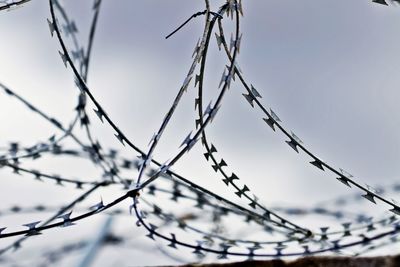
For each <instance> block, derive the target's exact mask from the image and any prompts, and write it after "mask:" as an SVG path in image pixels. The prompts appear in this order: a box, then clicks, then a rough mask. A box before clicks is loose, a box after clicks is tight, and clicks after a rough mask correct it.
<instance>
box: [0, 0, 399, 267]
mask: <svg viewBox="0 0 400 267" xmlns="http://www.w3.org/2000/svg"><path fill="white" fill-rule="evenodd" d="M29 1H30V0H21V1H10V0H2V1H0V11H1V10H7V11H8V10H12V9H13V8H16V7H20V6H22V5H23V4H25V3H27V2H29ZM372 2H374V3H377V4H381V5H388V3H399V1H398V0H393V1H390V2H389V1H385V0H373V1H372ZM101 3H102V1H101V0H95V1H94V4H93V6H92V18H91V20H90V27H89V36H88V40H87V45H86V48H85V46H83V45H82V44H81V43H80V38H79V36H78V35H77V33H78V32H79V30H78V26H77V24H76V23H75V22H74V20H73V19H72V17H71V16H70V15H69V12H67V10H66V9H65V8H64V7H63V6H62V5H61V3H60V2H59V1H58V0H49V7H50V18H49V19H48V20H47V24H48V27H49V29H50V34H51V36H54V37H56V40H57V42H58V43H59V45H60V47H61V50H60V51H59V55H60V56H61V59H62V62H63V64H64V65H65V67H67V68H68V66H69V69H70V70H71V71H72V74H73V77H74V79H75V84H76V86H77V87H78V89H79V90H78V100H77V104H76V108H75V111H74V114H73V116H72V118H73V119H72V120H71V122H70V123H69V126H68V127H65V126H64V125H63V123H62V122H61V121H60V120H59V119H57V118H55V117H53V116H51V115H48V114H47V113H46V112H44V111H42V110H41V109H40V108H38V107H36V106H35V105H33V104H32V103H31V102H30V101H28V100H27V99H26V98H24V97H22V96H20V95H19V94H17V93H16V92H15V91H14V90H12V89H11V88H9V87H7V86H6V85H4V84H2V83H0V88H1V89H3V90H2V91H3V92H4V93H5V94H6V95H7V96H9V97H11V98H13V99H15V100H17V101H18V102H20V103H22V104H23V105H24V106H25V107H26V108H28V110H29V111H30V112H32V113H35V114H36V115H38V116H39V117H40V118H42V119H44V120H45V121H47V122H48V123H49V124H50V125H51V126H52V127H54V128H55V129H56V130H57V131H60V132H61V133H60V134H57V135H53V136H51V137H50V138H43V139H42V140H40V141H37V142H36V144H34V145H30V146H26V145H25V146H23V145H21V144H20V142H13V143H10V145H9V146H8V147H3V148H1V149H0V151H1V154H0V168H8V169H10V170H11V171H12V172H13V173H14V174H17V175H21V176H25V175H29V176H32V177H33V178H34V179H36V180H40V181H45V182H46V181H52V182H55V183H53V184H55V185H64V184H71V185H73V187H74V188H75V189H79V190H83V192H82V191H81V192H80V194H79V197H77V198H75V199H73V200H71V201H70V202H69V203H68V204H67V205H63V206H50V205H48V203H43V204H41V205H35V206H31V207H26V206H23V205H20V204H17V205H14V206H11V207H9V208H8V209H5V210H0V216H6V215H16V214H25V215H26V214H28V215H29V214H30V213H35V214H36V213H37V214H44V213H52V214H53V215H52V216H50V217H49V218H47V219H44V220H41V221H34V222H31V221H30V222H28V223H24V224H22V226H23V227H24V229H22V230H21V229H20V228H17V230H11V231H9V230H8V229H11V228H14V227H15V225H13V226H10V227H3V226H1V228H0V239H5V238H9V237H19V238H18V239H17V240H16V241H13V242H12V243H11V244H10V245H8V246H6V247H5V248H2V249H0V259H4V261H5V262H7V261H8V258H5V257H4V254H5V253H6V252H8V251H10V250H12V249H14V250H16V249H19V248H21V245H22V243H23V242H24V241H25V240H27V239H29V237H31V236H36V235H39V234H42V233H45V232H46V231H47V230H49V229H54V228H56V227H64V228H65V227H69V226H72V225H75V224H76V223H78V222H79V221H81V220H85V219H87V218H89V217H92V216H95V215H98V214H106V215H108V216H115V217H122V215H125V216H126V217H127V218H128V219H131V218H132V216H134V217H135V225H136V226H138V227H140V228H139V229H140V230H144V231H145V232H146V233H145V234H146V236H147V237H149V238H150V239H152V240H154V241H156V247H157V248H159V249H160V251H161V253H163V254H165V255H166V256H168V257H170V258H171V259H174V258H175V257H174V256H173V255H174V254H171V253H170V251H169V250H170V249H178V248H186V249H189V250H191V251H192V252H193V254H194V255H195V257H196V258H197V261H199V262H201V261H202V259H204V257H205V256H206V255H207V254H215V255H216V256H217V257H218V258H219V259H226V258H227V257H228V256H233V257H245V258H247V259H253V258H259V257H272V258H277V257H298V256H305V255H311V254H324V253H328V252H330V253H343V254H344V255H362V254H364V253H368V252H370V251H373V250H375V249H379V248H382V247H385V246H389V245H393V244H395V243H397V242H398V241H399V240H398V233H399V231H400V222H399V220H398V217H397V215H400V207H399V205H398V204H397V203H396V201H394V200H392V201H390V200H388V197H387V196H386V194H387V192H388V191H393V192H395V193H396V192H398V191H399V185H398V184H393V185H390V186H388V187H382V189H381V186H380V185H379V189H374V188H373V187H371V186H369V185H367V186H363V185H361V184H360V183H359V182H358V181H356V179H355V178H354V177H353V176H352V175H350V174H349V173H348V172H346V171H344V170H343V169H341V168H336V167H333V165H331V164H328V163H326V162H324V161H323V160H321V158H320V157H319V156H317V155H316V154H315V153H314V152H312V151H311V150H309V149H308V148H307V147H306V146H305V145H304V144H303V142H302V141H301V140H300V139H299V138H298V137H297V135H296V134H294V133H293V132H292V131H290V130H288V128H287V127H285V126H283V124H282V122H281V119H280V118H279V117H278V116H277V113H276V112H275V111H273V110H272V109H269V108H267V107H266V106H265V105H263V104H262V103H261V101H260V99H261V94H260V93H259V91H258V90H257V89H256V88H255V87H254V86H253V85H252V84H250V83H248V82H247V81H246V79H245V77H244V75H243V72H242V71H241V69H240V67H239V64H238V54H239V52H240V44H241V40H242V32H241V27H240V25H241V20H240V18H241V16H243V5H242V1H240V0H227V1H226V2H225V3H224V4H223V5H222V6H220V7H219V9H218V11H216V12H214V11H212V10H211V5H210V3H209V1H208V0H204V5H205V9H204V11H199V12H196V13H194V14H193V15H191V16H190V17H189V18H188V19H187V20H186V21H185V22H184V23H183V24H181V25H180V26H179V27H177V28H176V30H174V31H172V32H171V34H169V35H167V36H166V38H169V37H171V36H172V35H173V34H175V33H176V32H178V31H179V30H180V29H181V28H182V27H184V26H185V25H186V24H187V23H188V22H189V21H191V20H192V19H193V18H195V17H198V16H204V20H205V22H204V27H203V33H202V35H201V36H200V38H199V41H198V42H197V44H196V46H195V50H194V53H193V55H192V58H193V59H192V63H191V65H190V67H189V69H188V71H187V74H186V76H185V78H184V81H183V84H182V86H181V87H179V88H178V91H177V94H176V96H175V99H174V100H173V102H172V104H171V105H170V107H169V109H168V111H167V113H166V116H165V117H164V119H163V120H162V121H161V123H160V126H159V128H158V130H157V131H156V133H155V134H154V135H153V137H152V138H151V140H150V143H149V147H148V149H147V150H146V152H145V150H142V149H140V148H139V146H137V145H136V144H135V142H134V139H133V138H128V136H127V135H126V134H125V133H124V132H123V131H122V130H121V128H120V127H119V125H118V124H117V123H116V122H114V120H113V119H112V118H111V117H110V116H109V115H107V113H106V111H105V109H104V108H103V106H102V104H101V103H100V101H98V99H97V98H96V97H95V95H94V93H93V92H94V91H93V89H92V88H89V86H88V85H87V82H88V77H89V75H88V74H89V63H90V62H91V57H92V53H91V52H92V47H93V44H94V37H95V32H96V29H97V25H98V19H99V14H100V7H101ZM224 18H230V19H231V20H232V23H233V32H232V33H231V39H230V42H229V44H228V42H227V40H226V38H225V35H226V33H225V26H226V24H225V21H224V20H223V19H224ZM216 26H217V27H216ZM215 28H217V29H215ZM217 31H218V33H217ZM214 35H215V36H216V41H217V45H218V48H219V50H221V49H223V50H224V53H225V54H226V57H224V58H226V67H224V71H223V75H222V78H221V80H220V82H219V85H218V88H219V92H217V94H216V96H215V98H214V101H211V102H210V104H209V105H208V106H207V107H206V108H204V107H205V105H204V96H203V95H204V93H203V92H204V90H205V85H204V84H205V83H204V80H205V76H206V70H207V55H208V54H209V53H210V42H211V39H212V36H214ZM68 42H70V43H71V44H72V48H70V46H69V45H68ZM197 70H198V74H195V73H196V71H197ZM236 78H237V79H238V81H240V83H241V85H242V86H243V88H244V89H245V90H246V93H244V94H243V96H244V99H245V100H246V101H247V102H248V103H249V104H250V106H251V107H253V108H255V107H257V108H258V109H259V110H260V111H261V112H263V116H265V117H264V118H263V120H264V121H265V123H266V124H267V125H268V126H269V127H270V128H271V129H272V130H273V131H276V130H277V129H279V131H280V132H281V133H282V134H283V135H284V136H285V137H286V138H288V139H289V140H288V141H286V143H287V144H288V145H289V146H290V147H291V148H292V149H293V150H295V151H296V152H297V153H299V152H300V151H302V152H303V153H305V154H306V155H308V156H309V157H310V158H311V162H310V163H311V164H312V165H314V166H315V167H317V168H319V169H321V170H322V171H329V172H330V173H332V174H334V175H335V176H336V177H338V178H337V180H339V181H340V182H341V183H343V184H345V185H346V186H348V187H351V186H353V187H355V188H358V189H359V190H361V191H362V192H363V193H362V195H361V197H360V194H358V195H357V196H358V197H354V196H351V197H349V196H341V197H338V198H337V199H333V200H330V201H327V202H325V203H318V204H316V205H315V206H312V207H300V206H294V207H281V206H272V207H266V206H264V205H263V204H262V199H261V198H259V197H257V196H256V195H255V194H253V193H252V191H251V189H250V187H249V186H248V185H246V184H245V183H244V182H243V181H244V180H245V179H243V178H241V179H240V178H239V177H238V176H237V175H236V174H235V173H234V172H228V170H227V169H228V167H230V166H228V163H227V162H226V161H225V159H224V157H223V156H221V155H220V154H219V152H218V149H217V145H216V144H215V142H211V141H210V140H209V138H208V137H207V135H206V130H207V129H209V128H210V125H212V122H213V119H214V118H215V117H216V115H217V113H218V111H219V109H220V108H221V106H222V104H223V102H224V96H225V95H226V93H227V92H228V90H229V89H230V87H231V84H232V83H234V82H236ZM193 80H194V87H197V96H196V97H195V110H196V111H197V114H196V115H197V118H196V120H195V128H194V129H192V131H191V132H190V133H189V134H187V136H186V138H185V139H184V140H183V142H182V145H181V146H180V147H179V148H178V149H177V152H175V153H171V155H172V156H171V157H170V159H169V160H167V161H165V163H160V161H158V160H156V159H155V156H156V150H157V147H158V145H159V143H160V142H161V140H162V137H163V133H164V132H165V130H166V129H167V128H168V126H169V125H170V121H171V119H172V118H173V116H174V114H175V111H176V109H177V107H178V105H179V104H180V102H181V101H182V99H183V97H184V95H185V93H186V92H187V90H188V88H189V85H190V84H192V82H193ZM88 101H90V102H91V103H92V104H93V105H94V107H95V109H94V113H95V115H96V116H97V117H98V119H99V120H100V121H101V122H102V123H104V124H105V125H106V126H107V127H109V128H111V129H112V130H113V131H114V132H115V134H114V135H115V137H116V138H117V140H118V141H119V142H120V143H121V144H122V145H123V146H125V145H126V146H127V147H129V148H130V149H131V150H130V151H131V152H133V153H135V154H138V156H137V157H135V158H133V159H130V158H126V157H123V156H122V155H120V151H119V149H117V148H111V149H110V150H109V151H108V152H106V151H105V150H103V148H102V145H103V142H102V141H101V140H97V137H95V135H98V134H97V133H96V132H95V131H94V129H93V127H91V126H92V122H91V121H90V119H89V117H90V114H89V113H88V111H87V107H88V105H87V102H88ZM213 103H214V104H213ZM79 124H80V125H81V128H83V131H84V138H81V137H78V135H77V134H76V133H75V132H76V131H77V128H78V127H76V126H77V125H79ZM170 127H171V126H170ZM164 138H165V137H164ZM65 140H72V141H73V142H74V144H75V145H77V146H78V148H70V147H68V146H66V145H65V144H64V141H65ZM163 141H164V140H163ZM198 141H201V143H202V146H203V148H204V157H205V158H206V160H207V161H208V162H210V163H211V167H212V168H213V170H214V171H215V172H216V173H218V174H220V175H221V177H222V181H223V182H224V184H225V185H226V186H227V188H228V190H227V192H228V191H231V189H233V193H234V195H236V196H237V197H238V198H240V199H242V200H243V199H244V200H246V201H247V206H243V205H241V204H239V202H236V201H231V200H229V199H227V198H224V197H222V196H221V195H220V194H218V193H215V192H213V191H212V190H210V189H211V186H210V187H207V186H205V187H203V186H200V185H198V184H196V183H195V182H194V180H195V179H193V178H192V177H190V178H186V177H183V176H181V175H180V174H178V173H177V172H175V171H172V170H171V168H172V167H173V166H174V165H175V164H176V163H177V162H178V161H180V160H181V159H182V158H183V157H184V156H185V155H186V154H188V152H190V151H191V150H192V148H193V147H194V146H195V145H196V144H197V142H198ZM42 156H51V157H54V158H56V157H58V156H71V157H75V158H76V159H78V160H80V161H83V160H88V161H89V162H91V163H92V164H93V165H94V166H98V167H99V168H100V169H101V170H100V174H98V175H96V178H95V179H93V180H88V179H87V178H83V177H80V178H67V176H66V175H64V174H49V173H48V172H47V171H42V170H40V171H39V170H35V169H33V168H31V167H25V166H24V165H25V163H26V162H27V161H28V160H32V161H33V160H39V158H41V157H42ZM229 173H231V174H230V175H229ZM133 177H135V178H133ZM117 185H118V186H122V187H121V188H119V189H118V190H115V189H116V186H117ZM230 185H231V186H230ZM100 188H102V189H103V190H105V191H107V192H112V195H113V198H112V200H111V201H108V202H103V200H101V201H100V202H97V203H94V204H93V203H92V205H86V206H84V207H79V205H78V204H80V203H83V201H84V200H86V199H88V198H89V196H91V195H92V194H93V193H94V192H98V191H99V189H100ZM377 188H378V187H377ZM360 199H367V200H368V201H369V202H372V203H375V204H376V200H379V201H380V202H382V203H384V204H386V205H388V206H390V209H389V211H390V212H385V213H384V214H383V215H381V216H373V217H372V216H368V215H366V214H365V213H364V212H361V211H356V212H355V211H354V210H350V211H349V210H345V207H346V206H347V205H350V204H354V203H358V201H359V200H360ZM126 200H129V201H131V204H130V206H129V213H128V212H126V209H123V208H121V207H119V206H118V205H119V204H120V203H122V202H125V201H126ZM240 203H241V202H240ZM337 203H340V206H339V207H338V206H337ZM172 206H175V208H171V207H172ZM193 207H194V208H195V209H194V210H193ZM73 210H74V211H73ZM185 210H190V212H188V213H183V212H184V211H185ZM73 212H74V213H73ZM302 216H307V217H310V218H311V219H310V220H312V219H313V218H315V217H317V216H324V218H327V219H329V218H330V219H331V220H332V222H333V224H334V226H333V227H331V226H330V227H328V226H316V227H304V226H301V224H299V223H298V219H299V218H300V217H302ZM130 221H131V220H130ZM232 221H235V222H237V224H236V225H235V226H234V227H232V225H231V222H232ZM240 225H241V226H242V228H243V229H247V228H250V229H252V232H254V233H258V234H259V235H258V236H257V238H254V235H249V237H248V238H247V237H246V236H245V235H241V236H240V237H239V238H235V237H234V235H232V232H235V231H236V232H239V231H240ZM228 230H229V231H228ZM107 238H108V239H105V241H104V244H110V245H116V246H119V245H121V244H123V243H125V242H124V241H125V240H127V239H128V237H127V235H123V236H116V235H112V234H110V235H109V236H108V237H107ZM107 240H108V241H107ZM87 245H88V242H87V241H85V240H82V241H79V242H76V243H74V244H72V245H71V244H70V245H68V244H66V245H64V246H62V247H61V248H60V249H56V250H51V251H50V252H48V253H47V254H46V255H47V256H45V259H46V260H44V261H43V263H42V266H47V265H49V264H54V263H56V262H58V261H60V260H62V259H63V258H64V257H67V256H68V254H71V253H75V252H77V251H80V250H82V249H83V248H84V247H86V246H87ZM132 246H133V247H135V248H136V247H140V246H141V244H140V243H136V244H133V245H132ZM350 248H351V249H353V251H351V252H350V251H348V249H350ZM176 260H181V259H180V258H179V259H176ZM10 262H11V261H10ZM46 262H47V263H46ZM15 264H18V262H15Z"/></svg>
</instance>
